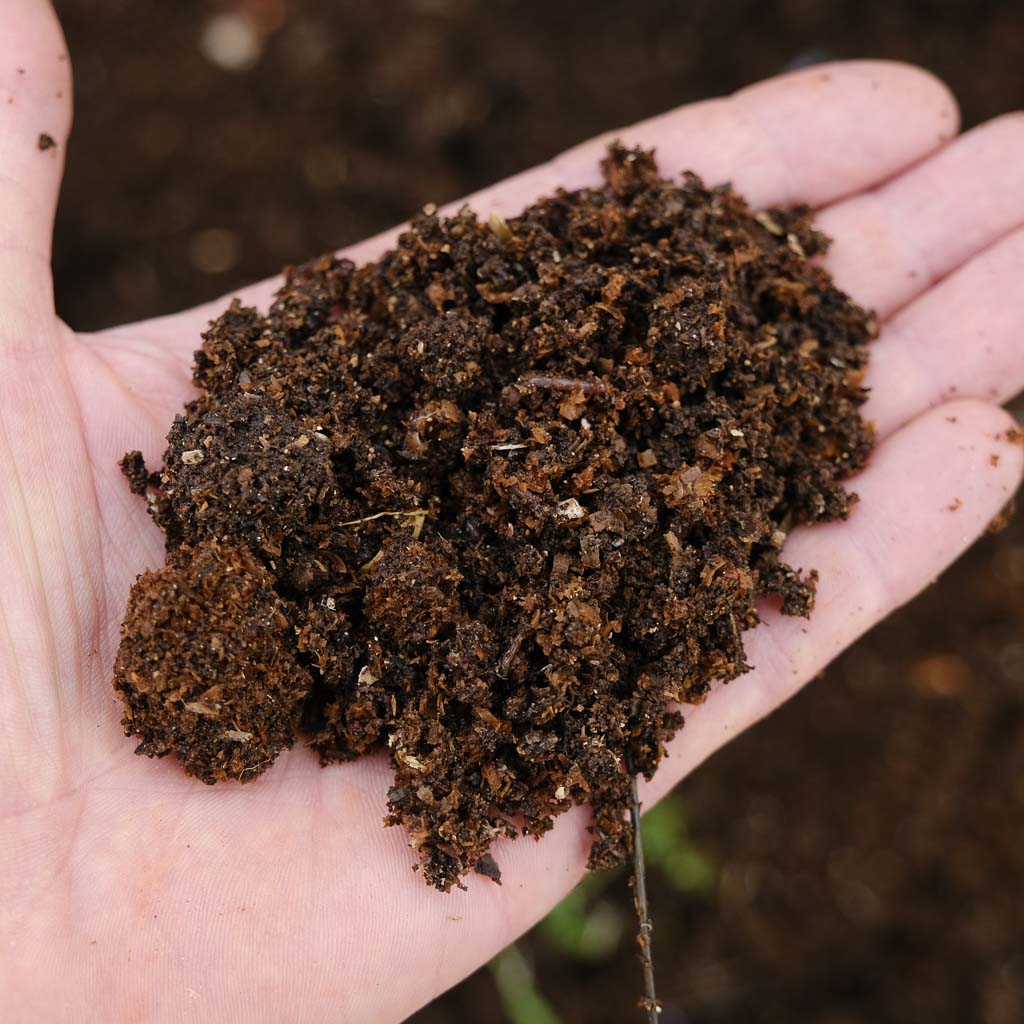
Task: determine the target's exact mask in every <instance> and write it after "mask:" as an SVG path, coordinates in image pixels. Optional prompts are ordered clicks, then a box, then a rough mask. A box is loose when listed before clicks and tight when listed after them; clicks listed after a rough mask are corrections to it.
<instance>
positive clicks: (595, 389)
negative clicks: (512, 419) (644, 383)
mask: <svg viewBox="0 0 1024 1024" xmlns="http://www.w3.org/2000/svg"><path fill="white" fill-rule="evenodd" d="M516 383H517V384H522V385H523V386H524V387H528V388H539V389H541V390H547V391H576V390H577V389H579V390H580V391H582V392H583V394H585V395H602V394H604V393H605V392H606V391H607V390H608V386H607V385H606V384H605V382H604V381H603V380H590V379H580V378H577V377H547V376H545V375H543V374H531V375H530V376H527V377H520V378H519V380H518V381H516Z"/></svg>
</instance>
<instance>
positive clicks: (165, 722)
mask: <svg viewBox="0 0 1024 1024" xmlns="http://www.w3.org/2000/svg"><path fill="white" fill-rule="evenodd" d="M603 169H604V174H605V183H604V185H603V186H602V187H600V188H593V189H584V190H581V191H577V192H571V193H570V192H558V193H557V194H556V195H554V196H552V197H550V198H547V199H542V200H540V201H538V202H537V203H535V204H534V205H533V206H531V207H530V208H528V209H527V210H526V211H524V212H523V213H522V214H521V215H520V216H518V217H513V218H509V219H507V220H506V219H505V218H503V217H500V216H497V215H494V216H491V217H490V218H489V219H486V220H484V221H481V220H479V219H478V218H477V217H476V215H475V214H474V213H473V212H471V211H470V210H468V209H463V210H461V211H460V212H459V213H457V214H456V215H455V216H453V217H451V218H447V219H443V218H439V217H438V216H437V214H436V212H433V211H432V212H429V213H427V212H424V213H423V214H422V215H420V216H419V217H417V218H416V220H415V221H414V222H413V223H412V225H411V226H410V228H409V229H408V230H407V231H406V232H405V233H404V234H403V235H402V236H401V238H400V240H399V243H398V245H397V247H396V248H395V249H394V250H392V251H391V252H388V253H386V254H385V255H384V256H383V257H382V258H381V259H380V260H379V261H378V262H377V263H374V264H369V265H367V266H364V267H359V268H357V267H355V266H354V265H353V264H352V263H350V262H349V261H347V260H341V259H337V258H335V257H333V256H324V257H321V258H320V259H317V260H314V261H312V262H310V263H308V264H305V265H303V266H301V267H298V268H294V269H291V270H290V271H289V272H288V274H287V279H286V282H285V284H284V286H283V287H282V289H281V291H280V292H279V294H278V296H277V299H276V301H275V302H274V304H273V306H272V307H271V309H270V310H269V312H268V313H267V314H266V315H265V316H263V315H261V314H260V313H258V312H257V311H256V310H254V309H248V308H245V307H242V306H241V305H240V304H238V303H237V302H236V303H235V304H233V305H232V306H231V308H230V309H228V310H227V311H226V312H225V313H224V314H223V315H222V316H221V317H220V318H219V319H218V320H217V321H216V322H214V323H213V324H212V325H211V326H210V329H209V330H208V331H207V332H206V334H205V335H204V340H203V346H202V348H201V349H200V351H199V352H198V353H197V355H196V364H195V373H194V379H195V383H196V384H197V386H198V387H199V388H200V389H202V392H203V394H202V395H201V397H200V398H198V399H196V400H195V401H193V402H191V403H190V404H189V405H188V406H187V407H186V409H185V410H184V413H183V414H182V415H181V416H179V417H178V418H177V419H176V420H175V422H174V424H173V426H172V427H171V431H170V434H169V435H168V448H167V451H166V453H165V455H164V466H163V469H162V470H161V471H160V472H159V473H150V472H149V471H148V470H147V469H146V467H145V464H144V463H143V461H142V458H141V456H140V455H139V454H138V453H130V454H129V455H128V456H126V457H125V460H124V461H123V463H122V466H123V468H124V471H125V474H126V476H127V477H128V480H129V483H130V486H131V488H132V490H133V491H135V492H136V493H140V494H142V493H145V494H147V496H148V499H149V502H150V510H151V512H152V514H153V515H154V518H155V519H156V522H157V523H158V525H159V526H160V527H161V528H162V529H163V530H164V532H165V534H166V537H167V546H168V562H167V566H166V567H165V568H164V569H161V570H159V571H158V572H155V573H148V574H146V575H144V576H143V577H141V578H140V580H139V582H138V583H137V584H136V587H135V588H134V590H133V592H132V597H131V600H130V603H129V609H128V613H127V616H126V620H125V625H124V632H123V640H122V646H121V650H120V653H119V655H118V659H117V664H116V666H115V687H116V689H117V690H118V692H119V694H120V695H121V696H122V698H123V699H124V701H125V704H126V717H125V720H124V725H125V729H126V731H127V732H128V733H130V734H134V735H138V736H140V737H141V738H142V741H143V742H142V743H141V745H140V746H139V748H138V749H139V752H140V753H144V754H149V755H159V756H162V755H164V754H166V753H169V752H171V751H173V752H174V753H175V754H176V755H177V756H178V757H179V758H180V759H181V760H182V762H183V764H184V766H185V768H186V769H187V770H188V771H190V772H192V773H193V774H195V775H197V776H198V777H200V778H202V779H203V780H204V781H208V782H211V781H216V780H218V779H223V778H229V777H231V778H238V779H241V780H242V781H247V780H248V779H251V778H253V777H255V776H256V775H257V774H258V773H259V772H260V771H262V770H264V769H265V768H266V767H268V766H269V765H270V763H271V762H272V761H273V759H274V757H275V756H276V755H277V754H278V753H279V752H280V751H281V750H282V749H284V748H285V747H286V746H288V745H289V744H290V743H291V742H292V741H293V739H294V736H295V730H296V728H297V727H298V726H299V725H300V723H301V727H302V728H303V729H304V730H305V731H306V733H307V734H308V735H309V737H310V741H311V743H312V745H313V746H314V748H315V749H316V750H317V751H318V752H319V754H320V757H321V759H322V760H323V762H324V763H329V762H332V761H339V760H349V759H352V758H356V757H359V756H361V755H362V754H364V753H366V752H368V751H370V750H373V749H378V748H385V749H387V750H389V751H390V756H391V759H392V763H393V765H394V770H395V784H394V786H393V788H392V789H391V791H390V793H389V810H388V817H387V821H388V823H389V824H401V825H403V826H404V827H405V828H406V830H407V832H408V834H409V837H410V845H411V846H412V847H413V848H414V849H415V850H416V851H417V854H418V858H419V862H420V865H421V866H422V868H423V871H424V875H425V877H426V879H427V881H428V882H429V883H430V884H432V885H435V886H437V887H438V888H441V889H445V890H447V889H449V888H450V887H451V886H452V885H458V884H461V883H460V878H461V876H462V875H463V874H465V873H466V872H467V871H470V870H472V869H475V870H477V871H480V872H482V873H484V874H487V875H489V876H490V877H492V878H497V877H498V875H499V872H498V870H497V865H496V863H495V862H494V861H493V859H492V858H491V856H490V853H489V850H490V846H491V844H492V842H493V840H494V839H495V838H496V837H498V836H514V835H516V834H518V833H520V832H523V833H528V834H531V835H534V836H540V835H542V834H543V833H544V832H546V831H547V830H548V829H550V828H551V826H552V823H553V818H554V816H555V815H557V814H559V813H561V812H562V811H564V810H566V809H568V807H570V806H572V805H573V804H580V803H585V804H589V806H590V807H591V809H592V811H593V823H592V825H591V826H590V828H591V832H592V835H593V845H592V849H591V855H590V865H591V867H594V868H603V867H609V866H612V865H616V864H619V863H621V862H623V861H624V860H625V859H626V858H627V857H628V855H629V853H630V850H631V842H632V839H631V830H630V827H629V822H628V816H627V812H628V809H629V806H630V800H631V798H630V778H629V775H628V773H627V772H626V769H625V765H626V764H632V765H633V766H634V767H635V769H636V770H637V772H640V773H642V774H644V775H645V776H648V777H649V776H650V775H651V774H652V773H653V772H654V770H655V768H656V767H657V764H658V762H659V761H660V759H661V757H662V755H663V752H664V745H665V743H666V742H667V741H668V740H669V739H670V738H671V737H672V736H673V735H674V734H675V733H676V732H677V731H678V729H679V728H680V727H681V726H682V724H683V719H682V715H681V714H680V712H679V710H678V705H679V704H680V703H696V702H699V701H701V700H703V699H704V697H705V696H706V694H707V692H708V690H709V688H710V685H711V683H712V681H714V680H722V681H728V680H731V679H733V678H735V677H736V676H738V675H740V674H741V673H743V672H744V671H746V670H747V668H748V665H747V662H746V659H745V656H744V651H743V644H742V633H743V631H744V630H746V629H749V628H751V627H752V626H754V625H755V624H756V623H757V621H758V614H757V610H756V601H757V600H758V599H759V598H764V597H771V598H774V599H777V600H778V601H779V602H780V603H781V607H782V610H783V611H784V612H786V613H788V614H800V615H806V614H808V613H809V612H810V610H811V607H812V604H813V595H814V582H815V576H814V574H813V573H802V572H800V571H799V570H797V569H795V568H793V567H790V566H788V565H786V564H785V563H784V562H782V561H781V559H780V556H779V549H780V547H781V545H782V544H783V542H784V541H785V538H786V535H787V534H788V532H789V531H790V530H791V529H792V528H793V526H795V525H797V524H799V523H803V522H816V521H821V520H826V519H836V518H843V517H845V516H846V515H847V514H848V511H849V508H850V504H851V500H852V499H851V496H850V495H848V494H847V493H846V492H845V491H844V490H843V488H842V486H841V483H840V481H841V480H842V479H843V478H844V477H846V476H847V475H849V474H850V473H851V472H852V471H854V470H856V469H857V468H859V467H860V466H861V465H862V464H863V463H864V461H865V459H866V457H867V455H868V452H869V450H870V447H871V443H872V433H871V429H870V427H869V426H868V425H867V424H865V423H864V421H862V419H861V418H860V415H859V406H860V405H861V403H862V402H863V400H864V397H865V396H864V392H863V390H862V388H861V375H862V372H863V368H864V364H865V359H866V343H867V342H868V341H869V340H870V338H871V337H873V335H874V333H875V327H874V321H873V319H872V318H871V317H869V316H868V315H867V314H866V313H865V312H864V311H863V310H861V309H860V308H859V307H857V306H856V305H855V304H853V303H852V302H851V301H850V300H849V299H848V298H847V297H846V296H845V295H844V294H843V293H842V292H840V291H839V290H838V289H836V288H835V287H834V285H833V284H832V282H831V280H830V278H829V277H828V275H827V274H826V273H825V272H824V271H823V270H822V269H821V268H820V267H818V266H816V265H812V264H811V263H809V262H808V260H809V259H810V258H813V257H815V256H818V255H820V254H821V253H822V252H823V251H824V249H825V247H826V244H827V243H826V240H825V239H824V237H823V236H822V235H820V234H819V233H817V232H815V231H814V230H813V228H812V227H811V225H810V221H809V216H808V212H807V210H806V209H803V208H798V209H794V210H771V211H767V212H766V213H764V214H761V215H758V216H756V217H755V216H753V215H752V214H751V213H750V211H749V210H748V209H747V207H746V205H745V203H744V202H743V200H742V199H741V198H740V197H739V196H737V195H736V194H735V193H734V192H732V191H731V190H730V189H728V188H726V187H722V188H716V189H708V188H705V187H704V185H703V184H702V183H701V182H700V180H699V179H698V178H696V177H695V176H694V175H691V174H687V175H684V176H683V178H682V180H681V181H680V182H671V181H667V180H663V179H661V178H660V177H659V176H658V173H657V169H656V166H655V163H654V160H653V156H652V154H650V153H646V152H643V151H639V150H627V149H623V148H621V147H618V146H613V147H612V148H611V149H610V151H609V154H608V157H607V159H606V160H605V161H604V164H603ZM215 643H216V645H215ZM211 691H212V692H211ZM243 736H244V737H246V738H244V739H243V738H242V737H243Z"/></svg>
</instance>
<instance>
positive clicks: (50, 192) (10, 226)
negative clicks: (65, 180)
mask: <svg viewBox="0 0 1024 1024" xmlns="http://www.w3.org/2000/svg"><path fill="white" fill-rule="evenodd" d="M2 4H3V8H4V12H3V19H2V24H0V331H2V330H3V327H4V326H5V321H6V322H7V324H8V325H9V323H10V320H11V319H12V318H18V320H19V321H20V323H19V326H21V327H24V326H27V325H26V324H25V316H26V315H28V316H29V317H30V318H31V319H32V320H37V319H38V318H39V316H40V315H41V314H42V315H44V316H47V317H48V318H52V315H53V278H52V274H51V269H50V255H51V249H52V242H53V221H54V215H55V214H56V210H57V196H58V194H59V192H60V184H61V179H62V177H63V172H64V152H65V148H66V145H67V140H68V135H69V133H70V130H71V88H72V85H71V64H70V61H69V58H68V53H67V47H66V46H65V43H64V35H63V33H62V32H61V28H60V24H59V23H58V21H57V15H56V14H55V12H54V9H53V6H52V5H51V4H50V2H49V0H2ZM4 333H6V332H4ZM47 333H49V332H40V333H39V335H36V332H34V331H30V332H25V331H18V332H17V335H18V336H20V337H19V345H23V344H31V342H28V341H21V340H20V338H23V337H26V336H27V337H29V338H31V337H42V336H43V335H44V334H47Z"/></svg>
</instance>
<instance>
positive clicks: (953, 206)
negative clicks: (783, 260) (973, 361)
mask: <svg viewBox="0 0 1024 1024" xmlns="http://www.w3.org/2000/svg"><path fill="white" fill-rule="evenodd" d="M1021 224H1024V114H1008V115H1006V116H1004V117H999V118H996V119H995V120H994V121H989V122H988V123H987V124H984V125H982V126H981V127H980V128H975V129H974V130H973V131H970V132H968V133H967V134H966V135H963V136H961V137H960V138H959V139H957V140H956V141H955V142H954V143H952V144H951V145H950V146H947V147H946V148H945V149H942V150H939V152H937V153H935V154H934V155H933V156H932V157H930V158H929V159H928V160H926V161H925V162H924V163H922V164H920V165H919V166H917V167H913V168H911V169H910V170H909V171H907V172H906V173H904V174H902V175H901V176H900V177H898V178H896V179H895V180H893V181H891V182H889V183H888V184H886V185H883V186H881V187H880V188H878V189H875V190H874V191H871V192H867V193H865V194H863V195H858V196H854V197H853V198H852V199H848V200H846V201H845V202H841V203H838V204H836V205H834V206H832V207H830V208H829V209H827V210H823V211H822V212H821V214H820V215H819V217H818V226H819V227H820V228H821V229H822V230H823V231H824V232H825V233H826V234H827V235H830V236H831V237H832V238H833V239H835V244H834V245H833V247H832V250H831V251H830V252H829V255H828V260H827V264H828V268H829V270H830V271H831V272H832V275H833V277H834V278H835V280H836V283H837V284H838V285H839V287H840V288H842V289H843V290H844V291H846V292H848V293H849V294H850V295H853V296H854V297H855V298H856V299H857V301H858V302H859V303H861V305H863V306H867V307H869V308H871V309H874V310H876V311H877V312H878V313H879V315H880V316H882V317H887V316H889V315H890V314H891V313H893V312H894V311H895V310H897V309H899V308H900V307H901V306H903V305H905V304H906V303H907V302H909V301H910V300H911V299H913V298H914V297H915V296H917V295H920V294H922V293H923V292H925V291H926V290H927V289H928V288H929V287H930V286H931V285H932V284H934V283H935V282H936V281H938V280H939V279H940V278H942V277H944V276H945V275H946V274H948V273H950V272H951V271H953V270H955V269H956V268H957V267H958V266H960V265H961V264H962V263H963V262H964V261H965V260H967V259H970V257H972V256H974V255H975V254H976V253H978V252H980V251H981V250H982V249H984V248H985V247H986V246H988V245H990V244H991V243H992V242H994V241H995V240H996V239H998V238H1000V237H1002V236H1003V235H1005V234H1007V233H1008V232H1009V231H1012V230H1013V229H1015V228H1017V227H1019V226H1020V225H1021Z"/></svg>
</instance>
